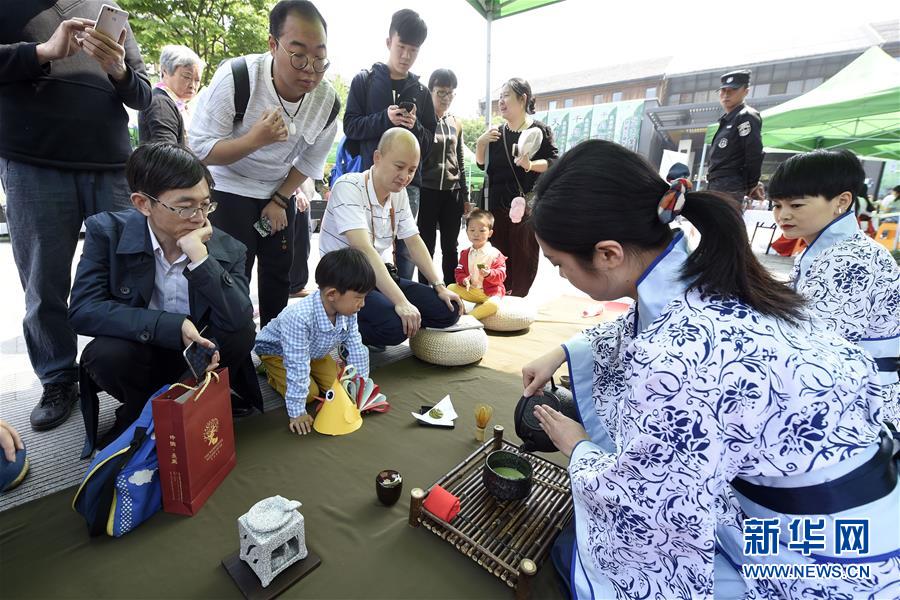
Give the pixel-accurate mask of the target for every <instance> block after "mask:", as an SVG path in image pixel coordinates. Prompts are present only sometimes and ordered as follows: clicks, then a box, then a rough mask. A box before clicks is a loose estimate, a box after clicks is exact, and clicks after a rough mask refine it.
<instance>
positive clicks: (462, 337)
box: [409, 328, 488, 367]
mask: <svg viewBox="0 0 900 600" xmlns="http://www.w3.org/2000/svg"><path fill="white" fill-rule="evenodd" d="M409 347H410V349H411V350H412V353H413V355H414V356H415V357H416V358H418V359H419V360H424V361H425V362H427V363H431V364H433V365H440V366H442V367H457V366H459V365H469V364H472V363H474V362H478V361H479V360H481V359H482V357H483V356H484V353H485V352H487V347H488V340H487V335H486V334H485V333H484V329H481V328H478V329H464V330H462V331H434V330H431V329H424V328H422V329H420V330H419V333H417V334H416V335H415V336H414V337H413V338H411V339H410V340H409Z"/></svg>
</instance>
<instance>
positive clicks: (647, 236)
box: [523, 140, 900, 599]
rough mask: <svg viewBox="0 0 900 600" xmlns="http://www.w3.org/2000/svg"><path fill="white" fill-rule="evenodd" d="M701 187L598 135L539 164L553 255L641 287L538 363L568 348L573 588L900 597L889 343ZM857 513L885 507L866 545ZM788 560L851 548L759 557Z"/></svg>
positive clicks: (547, 242)
mask: <svg viewBox="0 0 900 600" xmlns="http://www.w3.org/2000/svg"><path fill="white" fill-rule="evenodd" d="M689 190H690V183H689V182H688V181H687V180H685V179H677V180H675V181H674V182H672V184H671V185H669V184H667V183H666V182H664V181H663V180H662V179H661V178H660V177H659V175H658V174H657V172H656V169H654V168H653V167H651V166H650V164H649V163H647V161H646V160H645V159H644V158H642V157H641V156H639V155H637V154H635V153H634V152H631V151H630V150H627V149H625V148H623V147H622V146H619V145H617V144H614V143H611V142H606V141H601V140H591V141H587V142H583V143H581V144H579V145H578V146H576V147H575V148H573V149H571V150H569V151H568V152H567V153H566V154H565V155H564V156H563V157H562V158H561V159H560V160H559V161H558V162H557V163H556V164H555V165H554V166H553V167H552V168H551V170H550V171H549V172H548V173H546V174H545V175H544V176H543V177H542V178H541V180H540V181H539V182H538V185H537V190H536V191H537V201H536V203H535V205H534V212H533V214H532V224H533V226H534V230H535V232H536V234H537V239H538V242H539V244H540V246H541V249H542V250H543V252H544V255H545V256H546V257H547V258H548V259H549V260H550V262H551V263H553V264H554V265H555V266H556V267H558V268H559V270H560V274H561V275H563V276H564V277H565V278H566V279H568V280H569V282H570V283H572V285H574V286H575V287H577V288H578V289H580V290H582V291H584V292H586V293H588V294H589V295H590V296H591V297H592V298H593V299H595V300H613V299H616V298H619V297H623V296H629V297H631V298H633V299H634V300H635V303H634V304H633V305H632V307H631V308H630V309H629V311H628V312H627V313H626V314H625V315H623V316H622V317H620V318H619V319H617V320H615V321H613V322H609V323H604V324H601V325H598V326H597V327H594V328H592V329H589V330H587V331H585V332H583V333H582V334H580V335H578V336H576V337H575V338H573V339H572V340H570V341H569V342H567V343H565V344H564V345H563V346H561V347H558V348H557V349H555V350H552V351H551V352H549V353H548V354H546V355H545V356H543V357H541V358H539V359H537V360H535V361H533V362H532V363H530V364H529V365H527V366H525V367H524V369H523V379H524V385H525V395H526V396H531V395H533V394H535V393H537V392H538V391H539V390H540V389H541V388H542V387H543V386H544V384H545V383H546V382H547V381H549V380H550V377H551V376H552V375H553V374H554V372H555V371H556V370H557V369H558V368H559V367H560V366H561V365H562V364H563V363H564V362H567V361H568V363H569V369H570V377H571V382H572V387H573V392H574V396H575V399H576V403H577V406H578V409H579V414H580V418H581V423H579V422H576V421H574V420H572V419H569V418H568V417H566V416H564V415H563V414H562V413H560V412H557V411H555V410H552V409H548V408H546V407H544V406H538V407H537V408H536V409H535V416H536V417H537V419H538V420H539V421H540V423H541V426H542V427H543V429H544V430H545V431H546V432H547V434H548V435H549V437H550V439H551V440H552V441H553V443H554V444H555V445H556V447H557V448H558V449H559V450H560V451H562V452H563V454H565V455H566V456H568V457H570V462H569V475H570V477H571V486H572V496H573V501H574V504H575V522H574V526H573V530H574V531H573V532H572V534H570V535H569V537H568V543H567V538H566V536H561V538H560V540H561V541H559V542H558V543H557V545H556V547H555V548H554V552H553V558H554V563H555V564H556V566H557V569H558V571H559V572H560V574H561V575H563V576H564V577H565V578H566V579H568V580H569V583H570V585H571V589H572V596H573V597H575V598H592V597H593V598H634V599H638V598H640V599H644V598H712V597H715V598H747V597H754V598H776V597H777V598H810V599H812V598H826V597H827V598H835V597H841V598H870V597H891V598H893V597H897V595H898V592H900V485H897V471H896V467H893V466H892V461H893V460H894V459H893V458H892V455H894V453H895V445H894V440H893V439H892V437H891V436H890V435H889V434H888V433H887V431H886V430H884V429H883V426H882V423H881V421H882V414H883V403H884V395H883V389H882V388H881V387H880V386H878V385H874V384H875V383H876V381H877V374H876V370H875V365H874V363H873V361H872V359H871V358H870V357H869V356H868V355H867V354H866V353H865V352H863V351H862V350H861V349H859V348H858V347H856V346H854V345H852V344H850V343H849V342H847V341H846V340H844V339H843V338H842V337H840V336H839V335H837V334H835V333H830V332H828V331H825V330H823V329H822V328H821V327H819V326H818V323H817V321H816V320H815V319H814V318H813V315H812V313H811V312H810V311H809V309H808V308H807V307H806V304H805V302H804V299H803V297H802V296H800V295H799V294H797V293H796V292H794V291H793V290H792V289H790V288H789V287H787V286H785V285H783V284H782V283H781V282H779V281H777V280H775V279H774V278H773V277H772V276H771V275H770V274H769V273H768V272H767V271H766V270H765V268H764V267H763V266H762V265H761V264H760V263H759V262H758V261H757V260H756V258H755V257H754V256H753V254H752V253H751V250H750V246H749V244H748V241H747V234H746V230H745V228H744V223H743V221H742V219H741V215H740V212H739V210H738V207H737V205H736V203H734V202H733V201H731V200H730V199H727V198H725V197H724V196H722V195H720V194H716V193H712V192H696V193H695V192H690V191H689ZM679 214H681V215H683V216H684V218H685V219H687V220H688V221H689V222H690V223H691V224H692V225H694V226H695V227H696V228H697V229H698V230H699V231H700V233H701V238H700V243H699V246H698V247H697V248H696V249H695V250H694V251H693V252H691V251H690V250H689V248H688V246H687V243H686V240H685V237H684V235H683V234H682V233H681V232H680V231H679V230H677V229H676V230H673V229H671V228H670V225H669V223H671V222H672V220H673V219H674V218H675V217H676V216H678V215H679ZM731 496H733V497H734V499H735V500H736V502H737V504H738V505H739V508H738V507H735V508H730V506H732V505H730V503H729V502H728V498H729V497H731ZM797 517H803V518H804V519H807V520H808V521H807V522H808V523H809V524H810V526H809V527H807V526H806V525H804V524H803V523H804V521H802V520H797V519H796V518H797ZM843 518H852V519H868V523H869V524H870V526H869V527H868V531H867V534H866V540H865V542H866V544H867V548H866V550H865V551H863V552H858V551H859V550H860V546H856V548H857V552H855V553H854V552H851V553H849V554H848V553H847V552H846V550H847V547H846V545H843V544H841V543H840V540H841V539H842V538H841V530H840V529H839V528H838V525H837V521H839V520H841V519H843ZM750 519H753V520H752V521H751V520H750ZM762 519H768V521H766V522H765V523H768V525H766V528H767V531H772V532H773V534H774V535H772V536H770V535H769V534H768V533H766V532H763V529H764V527H763V522H762V521H761V520H762ZM754 532H755V533H754ZM745 533H746V534H749V538H748V537H745ZM773 537H774V539H772V538H773ZM748 539H749V541H750V542H751V543H750V544H749V545H748V544H746V541H747V540H748ZM804 541H805V542H808V543H809V545H808V546H804V545H803V542H804ZM753 542H759V543H758V544H757V543H753ZM772 563H791V564H794V565H801V566H813V567H815V566H816V565H821V564H836V563H839V564H837V565H836V570H837V571H838V573H837V575H834V573H835V570H832V571H831V574H832V577H833V578H831V579H824V578H823V579H815V578H811V576H809V575H805V576H804V575H803V574H802V573H801V574H800V575H799V576H796V575H795V577H797V578H793V579H776V578H775V577H774V576H773V577H768V576H766V575H760V577H759V578H758V579H756V578H750V577H747V578H746V579H745V578H744V576H743V570H742V565H750V566H758V565H767V564H772ZM841 565H853V566H854V567H866V568H868V570H869V574H868V576H865V577H854V576H853V575H852V573H851V572H850V571H843V570H842V569H841ZM811 570H812V569H811Z"/></svg>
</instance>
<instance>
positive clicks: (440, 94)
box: [435, 90, 456, 100]
mask: <svg viewBox="0 0 900 600" xmlns="http://www.w3.org/2000/svg"><path fill="white" fill-rule="evenodd" d="M435 94H437V97H438V98H440V99H441V100H452V99H453V98H454V97H455V96H456V92H454V91H452V90H451V91H449V92H442V91H437V92H435Z"/></svg>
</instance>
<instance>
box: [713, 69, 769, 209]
mask: <svg viewBox="0 0 900 600" xmlns="http://www.w3.org/2000/svg"><path fill="white" fill-rule="evenodd" d="M749 86H750V71H749V70H740V71H731V72H730V73H725V74H724V75H722V85H721V87H720V88H719V104H721V105H722V108H723V109H725V114H724V115H722V116H721V117H719V129H718V130H717V131H716V136H715V137H714V138H713V143H712V151H711V153H710V156H709V175H707V180H708V181H709V186H708V189H710V190H712V191H717V192H726V193H728V194H731V195H732V196H734V197H735V199H737V201H738V202H742V201H743V200H744V196H754V197H755V196H759V195H760V194H761V190H760V189H759V187H758V186H759V174H760V171H761V170H762V160H763V151H762V119H761V118H760V116H759V113H758V112H757V111H756V110H755V109H753V108H751V107H749V106H747V105H746V104H744V98H746V97H747V92H749V91H750V87H749Z"/></svg>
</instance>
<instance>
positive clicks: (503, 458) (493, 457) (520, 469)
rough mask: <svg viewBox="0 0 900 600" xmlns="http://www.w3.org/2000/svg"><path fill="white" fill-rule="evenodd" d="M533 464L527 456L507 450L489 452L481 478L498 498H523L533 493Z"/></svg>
mask: <svg viewBox="0 0 900 600" xmlns="http://www.w3.org/2000/svg"><path fill="white" fill-rule="evenodd" d="M532 471H533V469H532V466H531V463H530V462H528V460H526V459H525V458H523V457H521V456H519V455H518V454H513V453H512V452H508V451H506V450H496V451H494V452H491V453H490V454H488V457H487V459H485V461H484V467H483V468H482V470H481V480H482V481H483V482H484V486H485V487H486V488H487V490H488V492H490V493H491V494H492V495H493V496H494V497H495V498H497V500H521V499H522V498H527V497H528V494H530V493H531V475H532Z"/></svg>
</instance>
